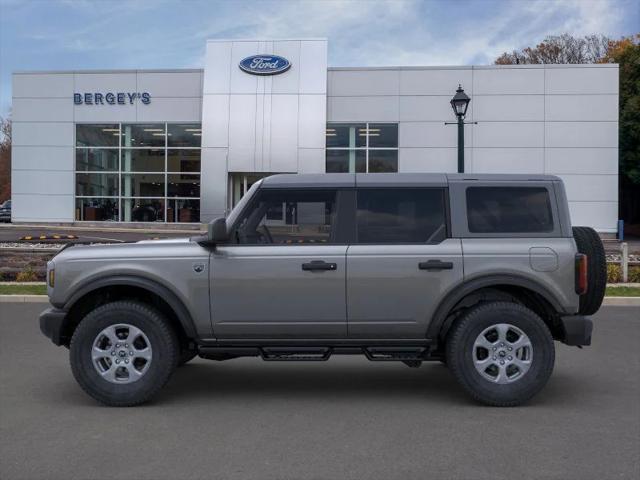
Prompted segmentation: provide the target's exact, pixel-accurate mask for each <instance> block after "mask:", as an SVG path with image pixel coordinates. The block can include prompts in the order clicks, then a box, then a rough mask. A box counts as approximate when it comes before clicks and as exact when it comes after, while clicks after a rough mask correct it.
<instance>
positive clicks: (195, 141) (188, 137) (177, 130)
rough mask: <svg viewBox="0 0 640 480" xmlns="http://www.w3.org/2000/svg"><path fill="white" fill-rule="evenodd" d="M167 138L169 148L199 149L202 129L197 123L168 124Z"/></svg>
mask: <svg viewBox="0 0 640 480" xmlns="http://www.w3.org/2000/svg"><path fill="white" fill-rule="evenodd" d="M167 137H168V138H167V145H168V146H169V147H200V143H201V139H202V127H201V125H200V124H199V123H185V124H182V123H180V124H177V123H176V124H169V125H168V133H167Z"/></svg>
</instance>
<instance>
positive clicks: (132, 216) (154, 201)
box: [122, 198, 165, 222]
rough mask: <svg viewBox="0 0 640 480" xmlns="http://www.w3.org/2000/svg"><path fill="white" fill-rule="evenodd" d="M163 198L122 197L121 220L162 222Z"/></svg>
mask: <svg viewBox="0 0 640 480" xmlns="http://www.w3.org/2000/svg"><path fill="white" fill-rule="evenodd" d="M164 207H165V200H164V198H123V199H122V216H123V219H122V221H123V222H164Z"/></svg>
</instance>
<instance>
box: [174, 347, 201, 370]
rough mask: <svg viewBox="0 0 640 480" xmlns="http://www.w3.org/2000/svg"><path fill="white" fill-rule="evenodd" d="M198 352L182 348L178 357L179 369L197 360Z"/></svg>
mask: <svg viewBox="0 0 640 480" xmlns="http://www.w3.org/2000/svg"><path fill="white" fill-rule="evenodd" d="M197 355H198V352H196V351H195V350H189V349H188V348H181V349H180V355H179V356H178V367H181V366H182V365H184V364H185V363H189V362H190V361H191V360H193V359H194V358H196V356H197Z"/></svg>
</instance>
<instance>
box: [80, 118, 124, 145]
mask: <svg viewBox="0 0 640 480" xmlns="http://www.w3.org/2000/svg"><path fill="white" fill-rule="evenodd" d="M119 144H120V125H118V124H117V123H115V124H101V125H84V124H81V123H79V124H77V125H76V146H77V147H117V146H118V145H119Z"/></svg>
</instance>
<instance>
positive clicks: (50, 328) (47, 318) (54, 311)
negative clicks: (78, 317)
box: [40, 307, 68, 345]
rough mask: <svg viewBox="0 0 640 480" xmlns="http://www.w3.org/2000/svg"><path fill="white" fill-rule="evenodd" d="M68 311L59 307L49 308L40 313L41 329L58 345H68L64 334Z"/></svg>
mask: <svg viewBox="0 0 640 480" xmlns="http://www.w3.org/2000/svg"><path fill="white" fill-rule="evenodd" d="M66 317H67V312H66V311H64V310H60V309H58V308H54V307H51V308H47V309H46V310H45V311H44V312H42V313H41V314H40V331H41V332H42V333H43V334H44V336H45V337H47V338H49V339H50V340H51V341H52V342H53V343H54V344H56V345H66V344H67V340H68V339H67V338H66V337H64V336H63V331H64V324H65V320H66Z"/></svg>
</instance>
